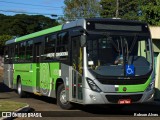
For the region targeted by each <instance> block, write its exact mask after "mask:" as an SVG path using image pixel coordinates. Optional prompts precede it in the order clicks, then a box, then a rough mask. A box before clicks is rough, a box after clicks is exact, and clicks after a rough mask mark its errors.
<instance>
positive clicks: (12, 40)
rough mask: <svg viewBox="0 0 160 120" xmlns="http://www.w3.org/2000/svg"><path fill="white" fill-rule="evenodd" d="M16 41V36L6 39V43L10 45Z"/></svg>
mask: <svg viewBox="0 0 160 120" xmlns="http://www.w3.org/2000/svg"><path fill="white" fill-rule="evenodd" d="M15 41H16V38H15V39H11V40H8V41H6V42H5V44H6V45H8V44H11V43H14V42H15Z"/></svg>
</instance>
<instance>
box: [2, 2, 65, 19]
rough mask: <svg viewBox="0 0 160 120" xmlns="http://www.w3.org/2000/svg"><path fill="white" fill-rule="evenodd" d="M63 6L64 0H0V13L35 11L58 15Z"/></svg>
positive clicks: (61, 13) (60, 14)
mask: <svg viewBox="0 0 160 120" xmlns="http://www.w3.org/2000/svg"><path fill="white" fill-rule="evenodd" d="M63 7H64V0H0V13H1V14H5V15H15V14H20V13H27V14H29V15H31V14H32V13H36V14H42V15H45V16H48V17H51V15H58V17H59V16H62V15H63ZM16 12H17V13H16Z"/></svg>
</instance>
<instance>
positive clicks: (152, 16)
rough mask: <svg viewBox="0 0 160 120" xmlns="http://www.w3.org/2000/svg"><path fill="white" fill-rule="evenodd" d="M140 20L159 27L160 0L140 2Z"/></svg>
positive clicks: (143, 0)
mask: <svg viewBox="0 0 160 120" xmlns="http://www.w3.org/2000/svg"><path fill="white" fill-rule="evenodd" d="M141 4H142V5H141V13H142V16H141V17H140V20H142V21H145V22H147V23H148V24H150V25H160V0H142V3H141Z"/></svg>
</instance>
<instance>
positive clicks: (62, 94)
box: [57, 84, 73, 110]
mask: <svg viewBox="0 0 160 120" xmlns="http://www.w3.org/2000/svg"><path fill="white" fill-rule="evenodd" d="M57 104H58V105H59V106H60V107H61V108H62V109H66V110H69V109H71V108H73V105H72V103H70V102H69V101H67V99H66V91H65V88H64V84H61V85H60V86H59V87H58V90H57Z"/></svg>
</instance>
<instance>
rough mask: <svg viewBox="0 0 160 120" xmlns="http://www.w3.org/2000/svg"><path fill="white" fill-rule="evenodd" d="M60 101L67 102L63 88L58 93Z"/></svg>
mask: <svg viewBox="0 0 160 120" xmlns="http://www.w3.org/2000/svg"><path fill="white" fill-rule="evenodd" d="M60 101H61V103H62V104H67V100H66V92H65V90H62V91H61V93H60Z"/></svg>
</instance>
